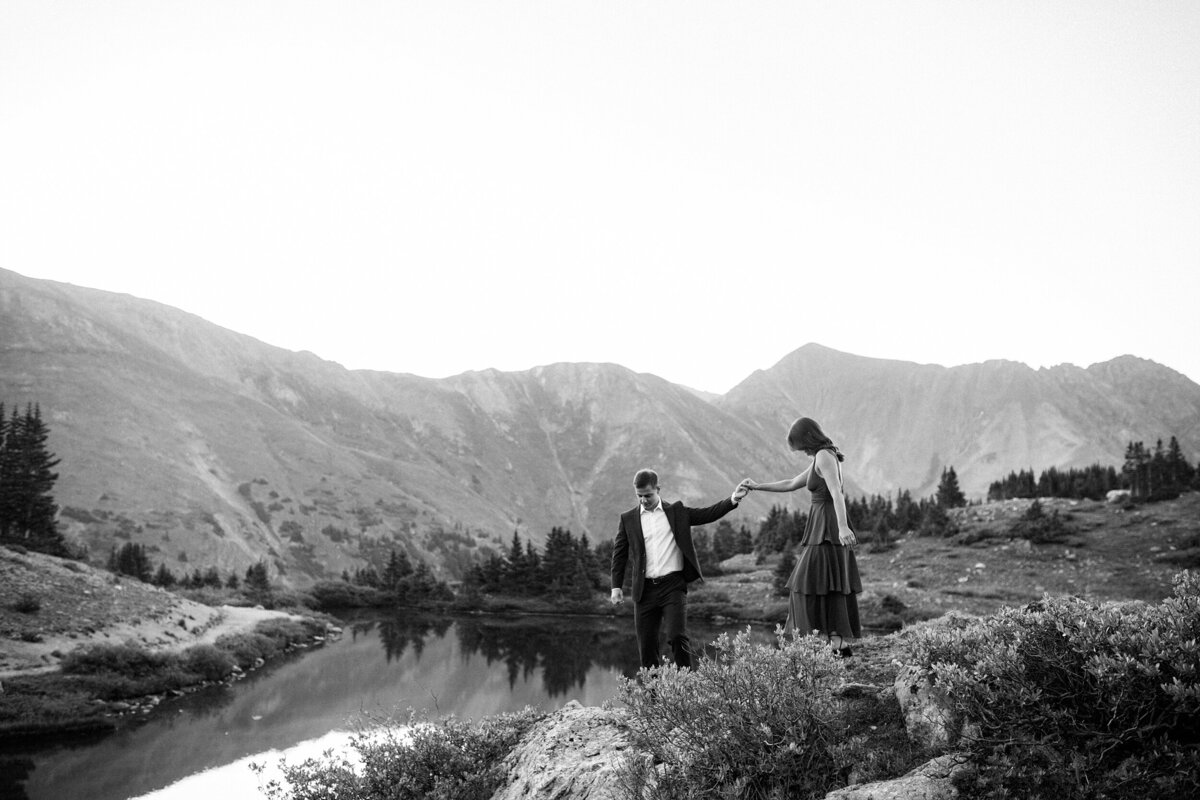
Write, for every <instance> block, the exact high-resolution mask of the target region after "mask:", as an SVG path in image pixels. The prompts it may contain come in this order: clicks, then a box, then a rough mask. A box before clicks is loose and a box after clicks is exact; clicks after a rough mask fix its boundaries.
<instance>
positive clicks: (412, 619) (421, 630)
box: [351, 614, 454, 664]
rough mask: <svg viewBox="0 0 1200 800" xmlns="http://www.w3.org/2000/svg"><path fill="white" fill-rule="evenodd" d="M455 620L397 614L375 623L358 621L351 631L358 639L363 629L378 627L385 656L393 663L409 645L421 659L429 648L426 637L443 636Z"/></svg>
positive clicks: (369, 629) (375, 628)
mask: <svg viewBox="0 0 1200 800" xmlns="http://www.w3.org/2000/svg"><path fill="white" fill-rule="evenodd" d="M452 624H454V620H452V619H449V618H446V617H430V616H424V615H408V614H397V615H396V616H394V617H387V618H386V619H381V620H378V621H377V622H374V623H368V624H366V625H355V626H353V627H352V628H351V631H352V635H353V636H354V637H355V638H356V639H357V638H358V635H359V634H361V633H366V632H368V631H371V630H377V632H378V634H379V641H380V642H381V643H382V644H383V653H384V656H385V657H386V658H387V662H388V663H389V664H390V663H392V661H395V660H399V659H400V657H401V656H403V655H404V653H405V651H406V650H408V648H409V647H411V648H412V651H413V654H414V655H415V656H416V658H417V660H418V661H419V660H420V659H421V654H422V653H423V652H425V640H426V639H428V638H429V636H430V635H433V636H437V638H439V639H441V638H442V637H444V636H445V635H446V631H448V630H449V629H450V626H451V625H452Z"/></svg>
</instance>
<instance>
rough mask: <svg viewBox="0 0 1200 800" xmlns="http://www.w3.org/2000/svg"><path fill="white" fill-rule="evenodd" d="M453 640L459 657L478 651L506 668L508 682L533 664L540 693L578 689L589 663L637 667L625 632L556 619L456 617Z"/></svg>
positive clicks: (633, 647)
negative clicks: (538, 673) (539, 672)
mask: <svg viewBox="0 0 1200 800" xmlns="http://www.w3.org/2000/svg"><path fill="white" fill-rule="evenodd" d="M457 628H458V639H459V644H460V646H461V647H462V650H463V654H464V656H466V655H471V654H473V653H479V654H480V655H482V656H483V657H484V658H485V659H486V660H487V663H488V664H489V665H490V664H492V663H493V662H497V661H499V662H503V663H504V664H505V665H506V666H507V667H508V685H509V689H512V688H513V687H514V686H515V685H516V682H517V679H518V678H519V677H520V678H524V679H526V680H528V679H529V677H530V676H531V675H532V674H533V673H534V671H535V670H537V669H538V668H539V667H540V668H541V670H542V681H543V683H544V684H545V689H546V693H547V694H549V695H550V696H551V697H557V696H559V695H564V694H566V693H567V692H569V691H570V690H571V689H572V688H573V687H575V686H579V687H582V686H583V684H584V681H585V680H586V678H587V673H588V670H589V669H591V668H592V667H593V666H597V667H602V668H614V667H615V668H617V669H621V670H622V671H625V672H629V671H630V667H631V665H632V668H633V669H636V668H637V661H638V657H637V647H636V643H635V642H634V640H633V635H632V631H631V630H625V629H623V628H621V627H614V626H610V625H606V626H597V625H596V624H595V623H594V622H591V621H588V620H580V619H569V618H560V617H538V618H530V619H521V620H504V621H500V622H496V621H483V620H478V619H460V620H458V625H457Z"/></svg>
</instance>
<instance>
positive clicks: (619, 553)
mask: <svg viewBox="0 0 1200 800" xmlns="http://www.w3.org/2000/svg"><path fill="white" fill-rule="evenodd" d="M735 508H737V504H736V503H734V502H733V500H731V499H729V498H728V497H726V498H725V499H724V500H722V501H721V502H719V503H717V504H716V505H714V506H709V507H708V508H688V507H687V506H685V505H684V504H683V503H671V504H667V503H663V513H664V514H666V515H667V524H668V525H670V526H671V533H672V534H674V536H675V544H677V545H678V546H679V551H680V552H681V553H683V579H684V580H685V581H687V582H688V583H691V582H692V581H703V580H704V575H703V573H701V572H700V561H699V560H698V559H697V558H696V545H695V544H694V543H693V542H692V526H693V525H707V524H708V523H710V522H716V521H717V520H719V519H720V518H721V517H723V516H725V515H726V514H728V513H729V512H730V511H733V509H735ZM631 560H632V561H633V564H632V568H633V602H635V603H637V602H639V601H640V600H641V599H642V586H643V585H645V582H646V538H645V537H644V536H643V535H642V507H641V506H640V505H638V506H634V508H633V510H632V511H626V512H625V513H624V514H622V515H621V527H620V528H619V529H618V530H617V540H616V542H615V543H614V544H613V554H612V586H613V588H614V589H619V588H621V587H622V586H623V585H624V584H625V565H626V563H627V562H629V561H631Z"/></svg>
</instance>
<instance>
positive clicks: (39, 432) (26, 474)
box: [0, 405, 67, 555]
mask: <svg viewBox="0 0 1200 800" xmlns="http://www.w3.org/2000/svg"><path fill="white" fill-rule="evenodd" d="M0 413H2V410H0ZM0 419H2V417H0ZM48 439H49V430H48V429H47V427H46V424H45V423H44V422H43V421H42V412H41V407H40V406H34V405H27V406H26V408H25V414H24V416H20V415H19V414H18V413H17V409H16V408H14V409H13V411H12V416H11V417H10V418H9V420H8V422H7V423H5V424H4V425H3V428H2V430H0V541H3V540H8V541H15V542H19V543H20V544H22V545H24V546H25V547H28V548H30V549H31V550H39V551H41V552H44V553H50V554H52V555H66V553H67V548H66V543H65V542H64V541H63V538H62V534H60V533H59V532H58V526H57V523H56V522H55V519H54V518H55V516H56V515H57V514H58V506H57V505H55V503H54V496H53V490H54V483H55V481H57V480H58V473H57V472H54V467H56V466H58V464H59V459H57V458H55V457H54V455H53V454H51V453H50V452H49V450H48V449H47V446H46V443H47V440H48Z"/></svg>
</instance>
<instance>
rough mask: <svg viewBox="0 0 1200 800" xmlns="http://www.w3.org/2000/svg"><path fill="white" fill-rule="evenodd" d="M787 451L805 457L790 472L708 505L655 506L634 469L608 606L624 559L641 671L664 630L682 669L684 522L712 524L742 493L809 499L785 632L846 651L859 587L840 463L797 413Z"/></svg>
mask: <svg viewBox="0 0 1200 800" xmlns="http://www.w3.org/2000/svg"><path fill="white" fill-rule="evenodd" d="M787 441H788V447H789V448H791V449H792V450H793V451H796V450H799V451H801V452H803V453H805V454H806V455H807V456H809V457H811V458H812V461H811V462H810V463H809V464H808V466H807V467H806V468H805V469H804V471H803V472H801V473H800V474H799V475H797V476H795V477H794V478H788V479H785V480H778V481H772V482H771V483H758V482H756V481H752V480H750V479H749V478H747V479H746V480H743V481H742V482H741V483H739V484H738V485H737V488H736V489H735V490H734V492H733V494H732V495H730V496H729V497H728V498H726V499H724V500H722V501H721V502H719V503H717V504H716V505H713V506H710V507H708V508H688V507H687V506H685V505H683V503H679V502H676V503H663V502H662V499H661V498H660V497H659V493H658V491H659V486H658V474H657V473H655V472H654V470H649V469H643V470H640V471H639V472H638V473H637V475H635V476H634V489H635V490H636V491H637V496H638V505H637V507H635V508H634V509H632V510H630V511H627V512H625V513H624V514H622V515H621V523H620V527H619V528H618V530H617V538H616V541H615V543H614V546H613V554H612V584H611V585H612V598H611V599H612V602H613V604H617V603H620V602H621V601H622V599H623V593H622V591H621V587H622V585H623V584H624V582H625V568H626V566H627V565H628V564H629V562H630V561H632V562H633V563H632V571H633V592H632V594H633V604H634V630H635V632H636V635H637V640H638V653H639V656H640V658H641V664H642V666H643V667H655V666H658V665H659V645H658V641H659V636H660V634H661V633H665V635H666V639H667V644H668V645H669V646H670V648H671V654H672V656H673V659H674V662H675V664H676V665H677V666H680V667H691V666H692V648H691V643H690V640H689V639H688V635H687V585H688V583H690V582H692V581H696V580H703V575H702V573H701V571H700V563H699V561H698V560H697V558H696V548H695V545H694V544H693V542H692V534H691V526H693V525H705V524H707V523H709V522H715V521H716V520H718V519H720V518H721V517H723V516H725V515H726V514H728V513H729V512H730V511H732V510H733V509H734V508H736V507H737V505H738V503H739V502H741V500H742V498H744V497H745V496H746V495H747V494H748V493H749V492H752V491H756V492H794V491H795V490H797V489H801V488H806V489H808V490H809V492H811V493H812V505H811V507H810V508H809V511H808V522H807V524H806V525H805V527H804V537H803V539H802V540H801V542H800V553H799V558H798V559H797V561H796V567H795V569H793V570H792V574H791V576H790V577H789V578H788V581H787V587H788V589H789V600H788V616H787V622H786V623H785V626H784V627H785V628H786V629H789V630H790V629H792V628H795V629H797V630H799V631H802V632H804V633H815V634H818V635H821V636H824V637H825V638H826V639H827V640H828V641H829V645H830V648H831V649H832V650H833V652H834V654H835V655H836V656H839V657H843V658H844V657H848V656H850V655H852V651H851V649H850V647H849V646H848V645H847V644H846V641H847V640H848V639H851V638H857V637H858V636H860V635H861V633H862V631H861V627H860V625H859V621H858V597H857V595H858V594H859V593H861V592H862V581H861V579H860V577H859V574H858V564H857V562H856V561H855V559H854V551H853V550H852V549H851V548H852V547H853V546H854V544H855V543H856V540H855V537H854V531H852V530H851V529H850V523H849V520H848V519H847V517H846V499H845V495H844V493H843V491H842V461H843V460H844V457H843V456H842V453H841V451H840V450H838V448H837V447H836V446H835V445H834V444H833V442H832V441H831V440H830V439H829V437H828V436H826V435H825V433H824V432H823V431H822V430H821V427H820V426H819V425H818V424H817V423H816V422H814V421H813V420H811V419H809V418H808V417H801V418H800V419H798V420H796V421H795V422H794V423H792V427H791V430H789V431H788V437H787Z"/></svg>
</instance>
